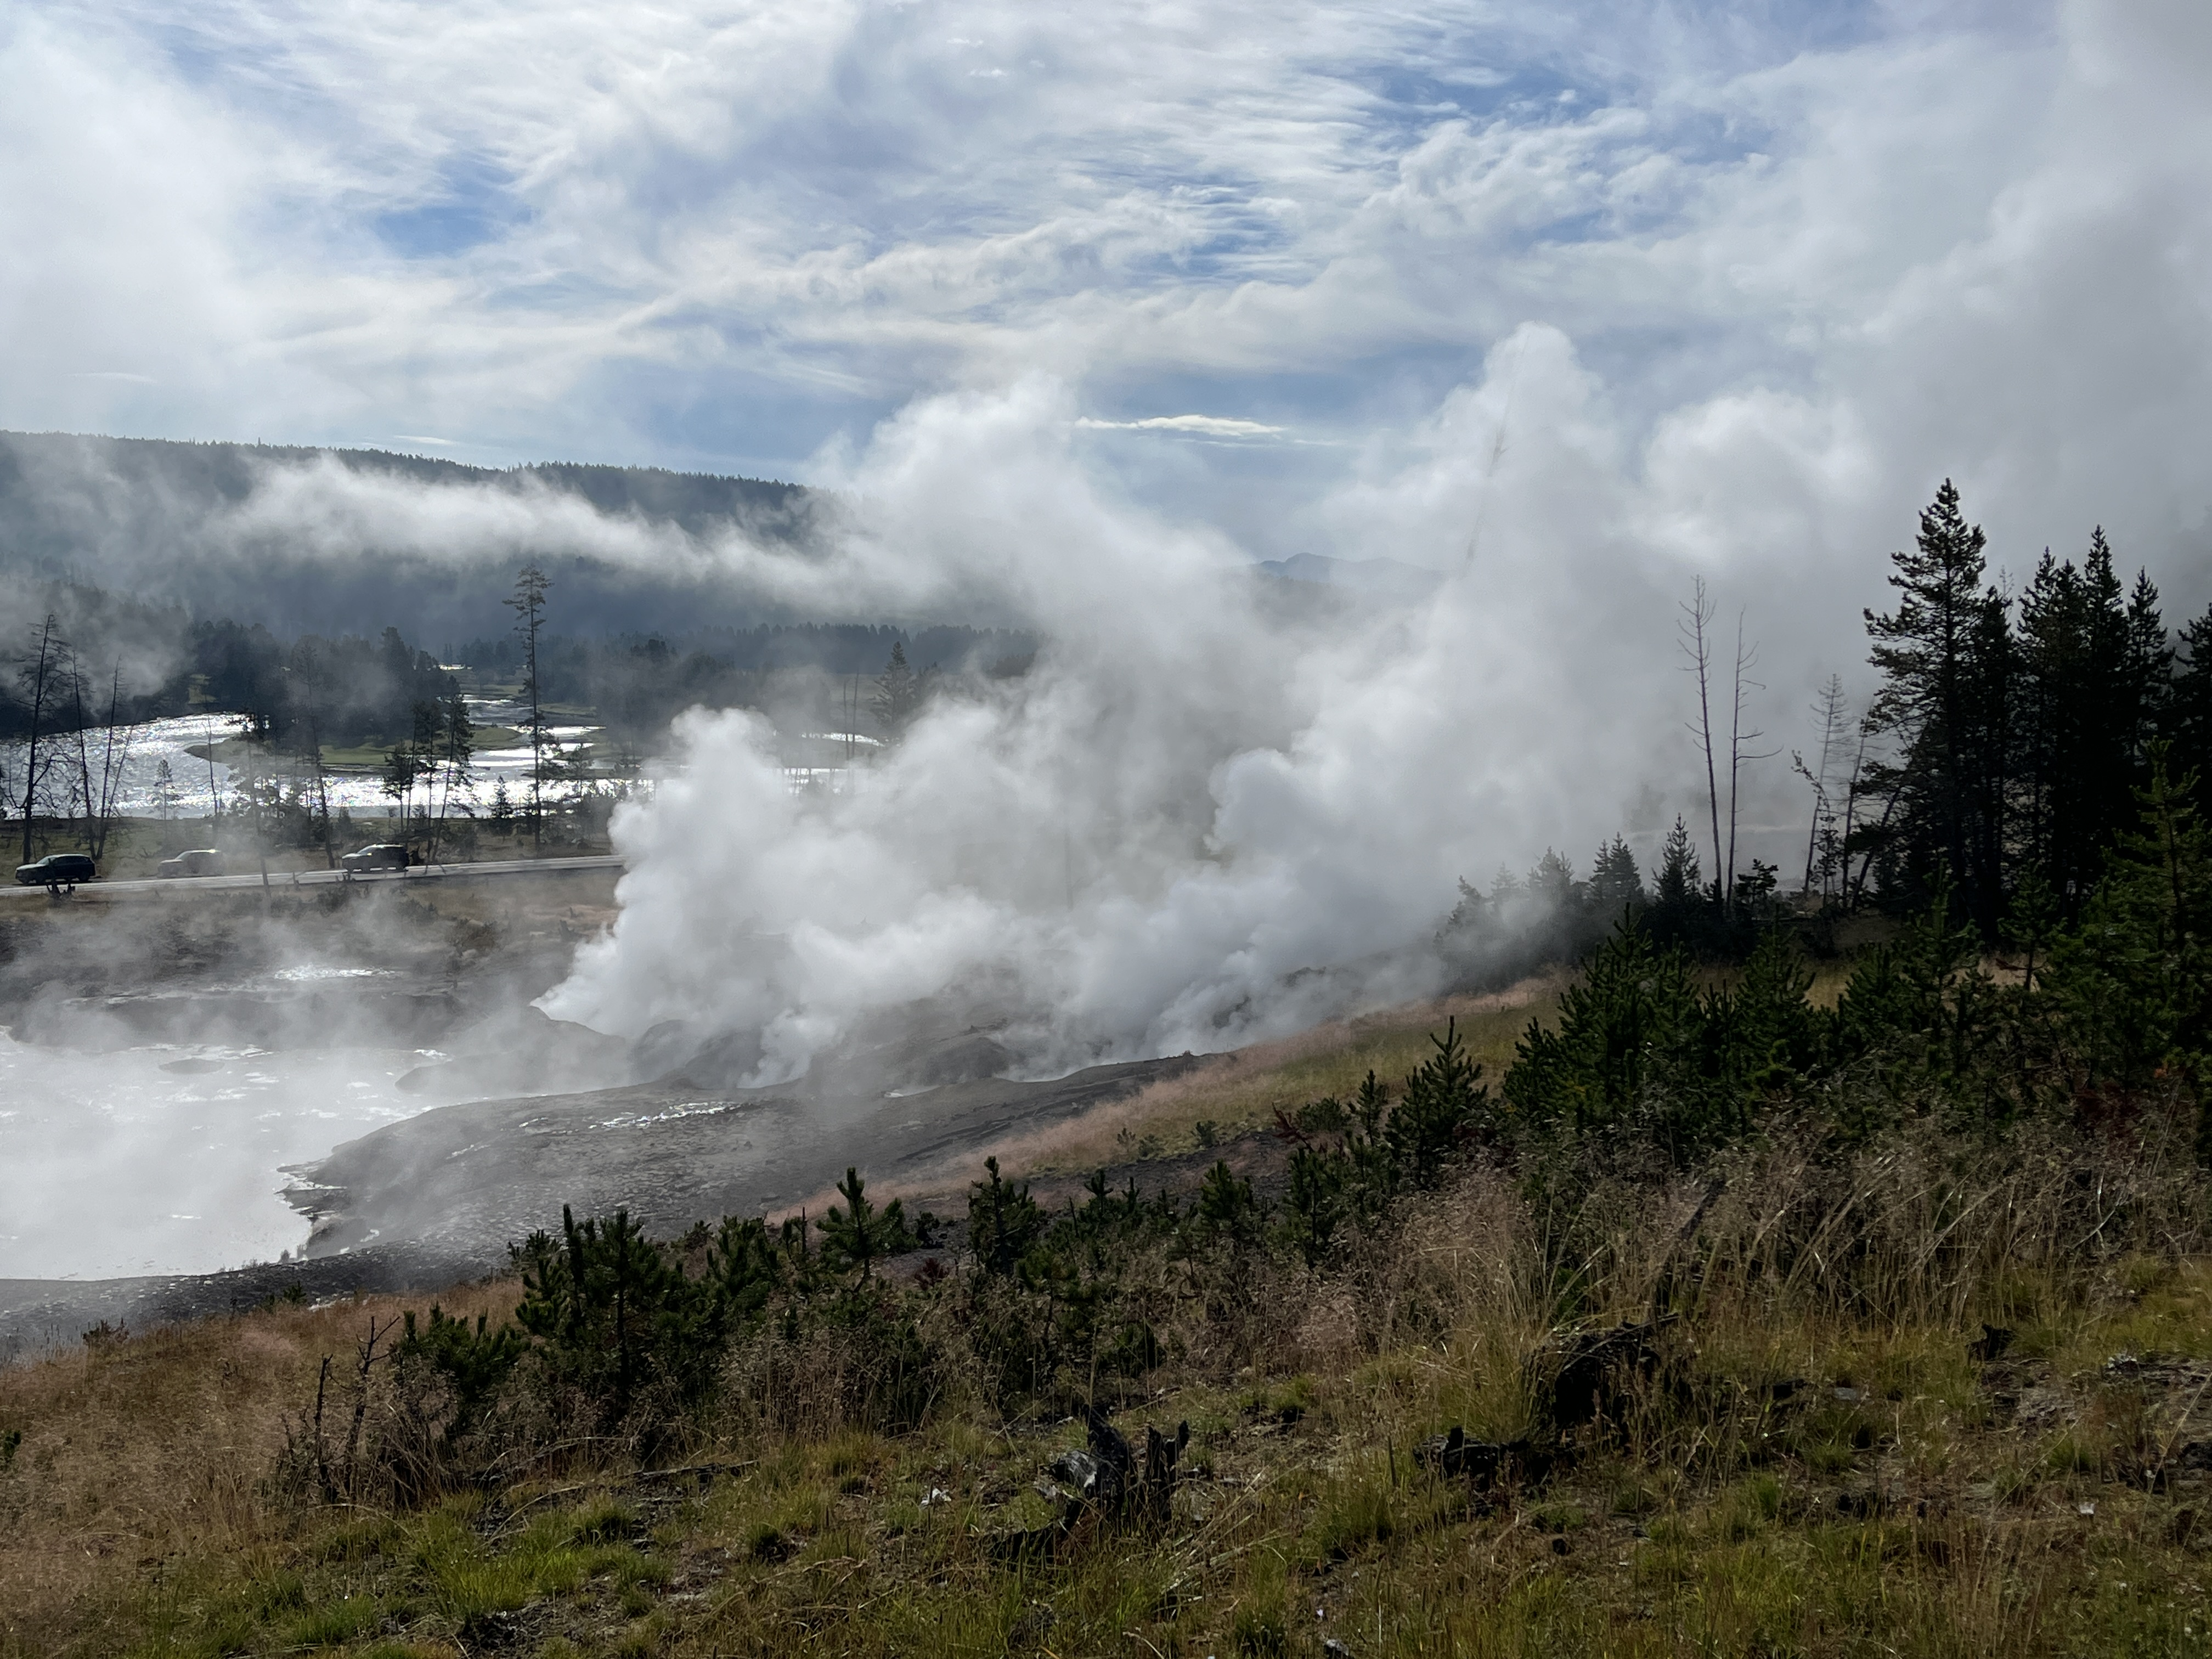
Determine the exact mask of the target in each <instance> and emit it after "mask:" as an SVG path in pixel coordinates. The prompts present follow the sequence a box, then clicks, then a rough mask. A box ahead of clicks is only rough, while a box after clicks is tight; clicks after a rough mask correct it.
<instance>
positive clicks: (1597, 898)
mask: <svg viewBox="0 0 2212 1659" xmlns="http://www.w3.org/2000/svg"><path fill="white" fill-rule="evenodd" d="M1676 822H1677V823H1680V820H1679V819H1678V820H1676ZM1589 900H1590V908H1591V909H1592V910H1593V911H1595V913H1596V915H1597V916H1598V918H1599V919H1600V920H1601V921H1605V922H1607V923H1610V922H1613V921H1619V920H1620V915H1621V912H1622V911H1624V910H1628V909H1640V908H1643V906H1644V876H1643V872H1640V871H1638V869H1637V867H1636V855H1635V854H1633V853H1632V852H1630V851H1629V850H1628V842H1627V839H1626V837H1625V836H1614V837H1613V839H1612V840H1611V841H1610V842H1607V844H1606V845H1605V846H1603V847H1601V848H1598V852H1597V860H1596V862H1595V864H1594V865H1593V866H1591V869H1590V878H1589Z"/></svg>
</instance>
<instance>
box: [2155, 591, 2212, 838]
mask: <svg viewBox="0 0 2212 1659" xmlns="http://www.w3.org/2000/svg"><path fill="white" fill-rule="evenodd" d="M2181 645H2182V649H2183V650H2184V651H2185V653H2187V655H2186V656H2185V659H2183V661H2182V663H2181V665H2180V668H2179V671H2177V672H2176V673H2175V674H2174V676H2173V679H2172V684H2171V685H2170V686H2169V688H2168V690H2167V695H2166V702H2165V703H2164V705H2163V706H2162V707H2161V708H2160V711H2159V712H2160V729H2161V731H2162V732H2164V733H2165V734H2166V738H2167V741H2168V744H2169V745H2170V746H2169V749H2168V751H2167V763H2168V765H2169V766H2170V767H2171V768H2172V771H2173V773H2174V775H2176V776H2178V777H2189V776H2192V775H2193V776H2194V777H2195V779H2196V780H2197V787H2196V790H2195V799H2196V805H2197V811H2199V812H2201V813H2203V815H2204V816H2205V817H2208V818H2212V605H2207V606H2205V608H2204V614H2203V616H2201V617H2198V618H2197V620H2196V621H2195V622H2193V623H2190V624H2189V625H2188V626H2187V627H2186V628H2185V629H2182V630H2181Z"/></svg>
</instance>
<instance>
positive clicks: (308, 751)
mask: <svg viewBox="0 0 2212 1659" xmlns="http://www.w3.org/2000/svg"><path fill="white" fill-rule="evenodd" d="M291 667H292V672H293V674H294V676H295V681H296V684H298V686H299V687H300V692H299V695H298V696H297V697H296V699H295V707H296V708H297V709H298V713H299V720H298V721H297V723H296V724H295V728H294V729H295V733H296V735H297V736H298V737H299V738H300V741H301V753H302V755H303V756H304V757H305V758H306V759H307V763H308V764H309V765H310V766H312V767H313V769H314V773H315V817H316V821H317V822H318V823H319V824H320V825H321V828H322V836H323V863H324V864H325V866H327V867H329V868H330V869H332V870H335V869H337V867H338V855H337V851H336V849H335V848H332V847H331V792H330V784H329V781H328V774H327V772H326V770H325V767H324V765H323V659H322V653H320V652H319V651H318V650H317V649H316V647H315V645H314V642H313V641H312V640H302V641H300V643H299V644H298V645H297V646H295V647H294V648H293V653H292V664H291Z"/></svg>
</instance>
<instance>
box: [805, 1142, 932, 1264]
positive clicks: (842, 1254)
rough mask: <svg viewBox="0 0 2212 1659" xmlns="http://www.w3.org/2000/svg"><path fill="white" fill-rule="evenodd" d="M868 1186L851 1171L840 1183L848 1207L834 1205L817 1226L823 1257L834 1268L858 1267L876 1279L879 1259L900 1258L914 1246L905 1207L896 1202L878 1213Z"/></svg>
mask: <svg viewBox="0 0 2212 1659" xmlns="http://www.w3.org/2000/svg"><path fill="white" fill-rule="evenodd" d="M867 1186H868V1184H867V1182H865V1181H863V1180H861V1179H860V1170H857V1169H848V1170H846V1171H845V1178H844V1179H843V1180H842V1181H841V1182H838V1183H837V1191H838V1193H839V1194H841V1195H842V1197H843V1198H844V1200H845V1206H844V1207H843V1208H842V1209H840V1208H839V1207H838V1206H836V1205H835V1204H832V1205H831V1206H829V1208H828V1209H826V1210H824V1211H823V1212H822V1219H821V1220H820V1221H818V1222H817V1223H816V1224H815V1225H817V1227H819V1228H820V1229H821V1230H822V1238H823V1246H822V1254H823V1255H824V1256H826V1257H828V1258H829V1263H830V1265H831V1266H832V1267H840V1266H842V1267H858V1268H859V1269H860V1277H861V1278H863V1279H867V1278H870V1277H872V1275H873V1273H874V1272H875V1264H876V1261H877V1259H878V1257H881V1256H886V1255H897V1254H898V1253H899V1252H900V1251H901V1250H903V1249H910V1248H911V1247H912V1244H913V1240H912V1238H911V1237H909V1236H908V1232H907V1229H906V1209H905V1206H904V1205H903V1204H902V1203H901V1202H900V1200H897V1199H896V1198H895V1199H893V1200H891V1201H890V1203H889V1204H887V1205H885V1206H884V1208H883V1209H881V1210H880V1211H879V1210H878V1209H877V1208H876V1206H874V1204H873V1203H872V1202H871V1201H870V1200H869V1198H868V1195H867Z"/></svg>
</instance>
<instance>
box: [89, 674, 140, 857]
mask: <svg viewBox="0 0 2212 1659" xmlns="http://www.w3.org/2000/svg"><path fill="white" fill-rule="evenodd" d="M122 704H123V665H122V664H121V663H120V662H118V663H117V664H116V665H115V673H114V676H113V678H112V679H111V680H110V681H109V682H108V688H107V741H106V745H105V746H104V747H103V749H102V750H101V752H100V811H99V816H98V817H97V819H96V821H95V827H94V832H93V847H92V855H93V857H94V858H95V859H98V858H105V857H106V855H107V835H108V828H109V826H110V825H111V824H112V823H113V822H114V818H115V809H116V805H117V803H118V799H119V797H120V796H121V794H122V791H123V772H124V769H125V767H126V766H127V765H129V763H130V760H131V740H130V739H129V738H121V739H120V740H119V741H120V742H121V744H122V747H121V749H120V750H119V751H118V749H117V746H116V745H117V743H118V737H117V732H118V730H119V728H118V726H117V724H116V715H117V713H118V710H119V709H120V708H121V707H122Z"/></svg>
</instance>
